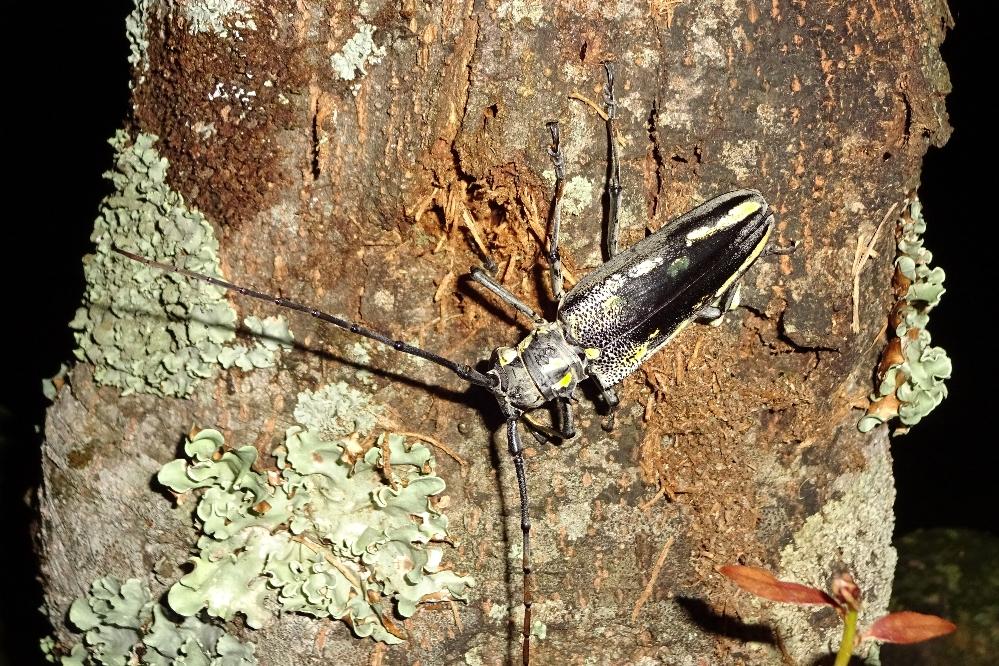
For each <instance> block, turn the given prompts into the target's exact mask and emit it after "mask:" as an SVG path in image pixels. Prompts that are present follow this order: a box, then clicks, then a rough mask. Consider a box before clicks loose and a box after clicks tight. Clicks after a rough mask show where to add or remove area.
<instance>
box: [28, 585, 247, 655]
mask: <svg viewBox="0 0 999 666" xmlns="http://www.w3.org/2000/svg"><path fill="white" fill-rule="evenodd" d="M69 621H70V623H71V624H72V625H73V626H74V627H76V628H77V629H79V630H80V631H81V632H83V634H84V635H83V641H82V642H81V643H77V644H75V645H74V646H73V647H72V649H71V650H70V653H69V655H67V656H63V657H57V656H56V654H55V643H54V641H52V640H51V639H43V640H42V643H41V648H42V653H43V654H44V655H45V658H46V660H47V661H49V662H50V663H60V664H62V666H96V665H98V664H100V665H101V666H126V665H131V664H144V665H148V666H254V665H255V664H256V663H257V660H256V657H254V645H253V644H252V643H240V642H239V641H238V640H237V639H235V638H234V637H232V636H231V635H229V634H227V633H226V632H225V631H224V630H223V629H222V628H220V627H217V626H215V625H212V624H207V623H205V622H202V621H201V620H199V619H197V618H195V617H187V618H185V619H184V620H183V621H182V622H175V621H174V620H172V619H171V618H170V617H168V615H167V613H166V612H165V611H164V610H163V608H162V607H161V606H160V605H159V604H158V603H156V602H154V601H153V600H152V596H151V595H150V593H149V588H148V587H147V586H146V584H145V582H143V581H141V580H139V579H138V578H130V579H128V580H126V581H125V582H121V581H119V580H118V579H116V578H112V577H107V578H100V579H98V580H96V581H94V582H93V584H92V585H91V587H90V594H88V595H87V596H85V597H80V598H79V599H77V600H76V601H74V602H73V605H72V606H71V607H70V609H69Z"/></svg>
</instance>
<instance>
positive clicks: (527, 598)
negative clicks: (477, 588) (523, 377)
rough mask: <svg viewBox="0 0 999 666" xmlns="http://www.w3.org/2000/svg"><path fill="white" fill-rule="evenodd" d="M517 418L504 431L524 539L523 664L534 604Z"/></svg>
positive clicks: (527, 657)
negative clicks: (518, 494)
mask: <svg viewBox="0 0 999 666" xmlns="http://www.w3.org/2000/svg"><path fill="white" fill-rule="evenodd" d="M517 421H518V418H517V417H515V416H512V417H510V418H508V419H507V422H506V433H507V444H508V445H509V448H510V455H511V456H513V467H514V470H516V472H517V489H518V490H519V492H520V530H521V534H522V535H523V540H524V557H523V565H522V566H523V570H524V582H523V585H524V627H523V636H524V643H523V657H524V664H530V661H531V606H532V605H533V604H534V571H533V569H532V567H531V517H530V515H529V511H528V507H529V504H528V498H527V474H526V473H525V472H524V447H523V444H522V443H521V441H520V430H519V428H518V425H517Z"/></svg>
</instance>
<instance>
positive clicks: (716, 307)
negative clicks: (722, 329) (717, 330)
mask: <svg viewBox="0 0 999 666" xmlns="http://www.w3.org/2000/svg"><path fill="white" fill-rule="evenodd" d="M741 290H742V285H740V284H735V285H733V286H731V287H729V289H728V291H726V292H725V293H724V294H722V295H721V297H720V298H719V299H718V300H717V301H715V302H714V304H712V305H706V306H704V307H703V308H701V309H700V311H698V313H697V314H696V315H695V316H694V317H695V319H696V320H697V323H699V324H707V325H709V326H721V323H722V318H723V317H724V316H725V313H726V312H730V311H732V310H734V309H736V308H737V307H739V295H740V294H741V293H742V292H741Z"/></svg>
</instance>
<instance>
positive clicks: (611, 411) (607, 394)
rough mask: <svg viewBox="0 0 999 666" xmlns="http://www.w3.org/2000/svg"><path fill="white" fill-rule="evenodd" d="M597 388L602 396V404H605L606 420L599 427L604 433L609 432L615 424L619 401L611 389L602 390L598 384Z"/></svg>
mask: <svg viewBox="0 0 999 666" xmlns="http://www.w3.org/2000/svg"><path fill="white" fill-rule="evenodd" d="M597 386H598V387H599V388H600V391H601V393H603V395H604V402H606V403H607V418H606V419H604V421H603V423H601V424H600V427H601V428H603V429H604V430H605V431H606V432H610V431H612V430H613V429H614V426H615V425H616V424H617V406H618V405H619V404H621V401H620V400H619V399H618V397H617V393H615V392H614V390H613V389H609V388H603V387H602V386H600V385H599V384H598V385H597Z"/></svg>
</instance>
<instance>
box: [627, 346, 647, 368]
mask: <svg viewBox="0 0 999 666" xmlns="http://www.w3.org/2000/svg"><path fill="white" fill-rule="evenodd" d="M648 353H649V345H648V343H642V344H640V345H638V346H637V347H634V348H632V353H631V356H630V357H629V358H628V361H629V362H630V363H634V364H635V365H638V364H639V363H641V362H642V359H643V358H645V356H646V355H647V354H648Z"/></svg>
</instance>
